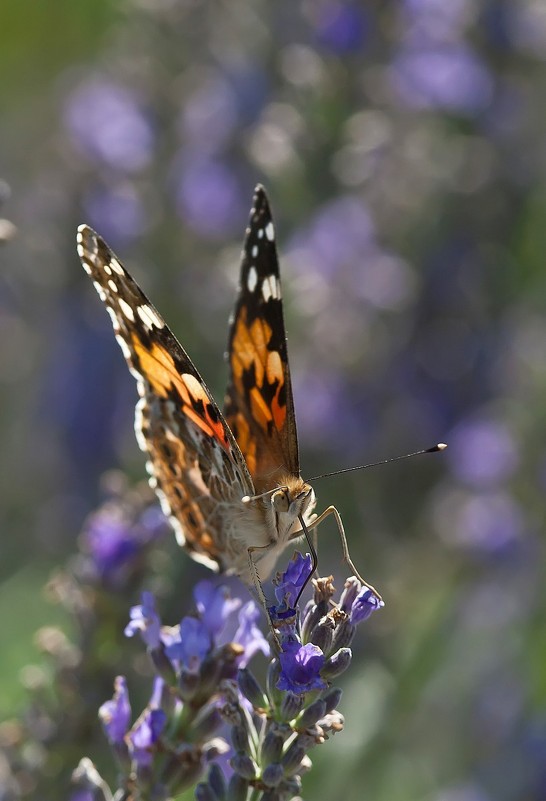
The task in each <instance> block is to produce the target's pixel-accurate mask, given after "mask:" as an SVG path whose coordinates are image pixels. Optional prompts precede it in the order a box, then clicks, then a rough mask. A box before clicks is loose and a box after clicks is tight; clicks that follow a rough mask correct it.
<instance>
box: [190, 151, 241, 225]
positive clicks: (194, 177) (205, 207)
mask: <svg viewBox="0 0 546 801" xmlns="http://www.w3.org/2000/svg"><path fill="white" fill-rule="evenodd" d="M176 181H177V185H176V189H175V194H176V206H177V210H178V214H179V215H180V217H181V218H182V219H183V220H184V222H185V223H186V224H187V225H189V226H190V227H191V228H193V229H194V230H195V231H197V233H199V234H200V235H201V236H204V237H208V238H211V239H223V238H224V237H225V236H226V235H228V234H231V233H233V232H235V231H237V230H238V228H239V227H240V224H241V222H242V220H244V217H245V213H246V206H245V204H244V203H243V202H242V197H241V190H240V186H239V181H238V179H237V176H236V175H235V173H234V172H233V171H232V170H231V169H230V168H229V167H227V166H226V165H225V164H221V163H220V162H216V161H203V160H194V161H192V162H190V163H187V164H185V165H184V166H183V167H182V168H181V169H180V171H179V174H178V177H177V178H176Z"/></svg>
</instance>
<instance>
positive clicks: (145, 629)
mask: <svg viewBox="0 0 546 801" xmlns="http://www.w3.org/2000/svg"><path fill="white" fill-rule="evenodd" d="M130 616H131V620H130V622H129V623H128V624H127V626H126V627H125V636H126V637H133V636H134V635H135V634H136V633H137V632H140V635H141V637H142V639H143V641H144V643H145V644H146V645H147V646H148V648H157V647H158V646H159V642H160V638H159V634H160V627H161V620H160V619H159V615H158V614H157V612H156V609H155V598H154V596H153V595H152V593H151V592H143V593H142V603H141V604H138V605H137V606H133V607H131V611H130Z"/></svg>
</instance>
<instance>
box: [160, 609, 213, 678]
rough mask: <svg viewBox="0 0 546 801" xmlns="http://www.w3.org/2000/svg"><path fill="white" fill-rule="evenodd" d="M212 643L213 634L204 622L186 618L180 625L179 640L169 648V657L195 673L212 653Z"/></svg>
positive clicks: (167, 650)
mask: <svg viewBox="0 0 546 801" xmlns="http://www.w3.org/2000/svg"><path fill="white" fill-rule="evenodd" d="M212 642H213V640H212V637H211V634H210V632H209V630H208V628H207V626H206V625H205V623H204V622H203V621H202V620H198V619H197V618H195V617H185V618H184V619H183V620H182V622H181V623H180V627H179V637H178V639H177V640H176V641H175V642H173V643H172V644H171V645H168V646H167V649H166V652H167V656H168V657H169V658H170V659H172V660H175V661H176V662H179V663H180V664H181V665H183V666H184V667H185V668H187V670H189V671H190V672H191V673H195V672H197V671H198V670H199V667H200V665H201V663H202V661H203V659H204V658H205V656H206V654H207V653H208V652H209V651H210V649H211V647H212Z"/></svg>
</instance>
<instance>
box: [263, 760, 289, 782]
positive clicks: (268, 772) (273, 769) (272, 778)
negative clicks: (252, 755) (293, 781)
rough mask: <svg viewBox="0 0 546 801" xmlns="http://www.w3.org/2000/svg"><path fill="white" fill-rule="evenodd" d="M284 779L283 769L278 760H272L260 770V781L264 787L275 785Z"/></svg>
mask: <svg viewBox="0 0 546 801" xmlns="http://www.w3.org/2000/svg"><path fill="white" fill-rule="evenodd" d="M283 779H284V771H283V769H282V767H281V765H280V764H279V763H278V762H272V763H271V764H270V765H268V766H267V767H266V768H265V769H264V771H263V772H262V782H263V783H264V784H265V786H266V787H277V786H278V785H279V784H280V783H281V781H282V780H283Z"/></svg>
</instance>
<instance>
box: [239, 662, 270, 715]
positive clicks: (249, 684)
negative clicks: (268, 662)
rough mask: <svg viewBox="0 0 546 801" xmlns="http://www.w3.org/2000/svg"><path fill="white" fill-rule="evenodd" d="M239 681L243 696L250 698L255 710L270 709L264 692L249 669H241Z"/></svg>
mask: <svg viewBox="0 0 546 801" xmlns="http://www.w3.org/2000/svg"><path fill="white" fill-rule="evenodd" d="M237 681H238V684H239V689H240V690H241V692H242V694H243V695H244V696H245V698H248V700H249V701H250V703H251V704H252V706H253V707H254V708H255V709H267V708H268V707H269V704H268V703H267V697H266V695H265V693H264V691H263V690H262V688H261V687H260V685H259V684H258V681H257V680H256V678H255V677H254V674H253V673H251V671H250V670H249V669H248V668H241V670H240V671H239V673H238V676H237Z"/></svg>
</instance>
